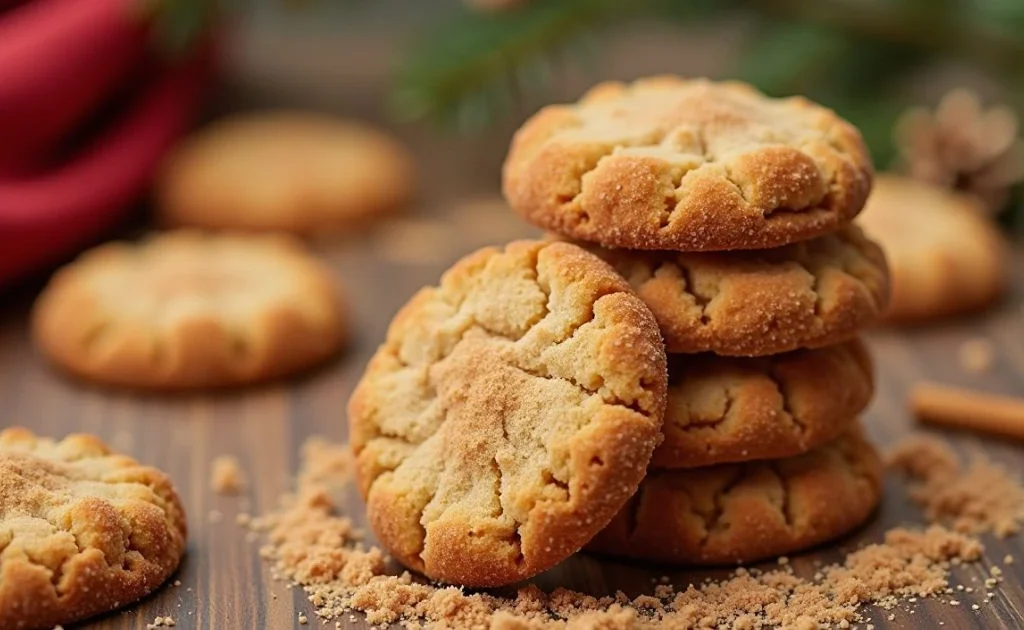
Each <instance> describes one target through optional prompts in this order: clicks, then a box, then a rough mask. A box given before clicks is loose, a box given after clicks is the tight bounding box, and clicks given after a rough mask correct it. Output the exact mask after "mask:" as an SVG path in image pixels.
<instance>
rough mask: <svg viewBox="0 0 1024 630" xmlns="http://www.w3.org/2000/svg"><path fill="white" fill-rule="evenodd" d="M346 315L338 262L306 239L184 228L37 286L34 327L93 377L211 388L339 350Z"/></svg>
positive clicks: (98, 253) (50, 351)
mask: <svg viewBox="0 0 1024 630" xmlns="http://www.w3.org/2000/svg"><path fill="white" fill-rule="evenodd" d="M345 320H346V318H345V313H344V311H343V310H342V307H341V304H340V295H339V293H338V289H337V288H336V286H335V284H334V281H333V279H332V278H331V274H330V272H329V270H328V269H327V268H326V267H325V266H324V265H323V264H322V263H321V262H320V261H318V260H317V259H316V258H314V257H313V256H312V255H311V254H309V253H307V252H306V251H305V250H304V249H303V248H302V246H301V245H300V244H299V243H298V242H295V241H292V240H290V239H287V238H284V237H279V236H228V235H206V234H201V233H199V232H192V231H188V230H182V231H177V232H165V233H162V234H159V235H156V236H152V237H150V238H149V239H148V240H144V241H142V242H140V243H134V244H131V243H110V244H106V245H101V246H100V247H97V248H95V249H93V250H90V251H89V252H86V253H85V254H83V255H82V256H81V257H80V258H79V259H78V260H76V261H75V262H73V263H71V264H69V265H68V266H66V267H64V268H63V269H62V270H60V271H58V272H57V274H55V275H54V277H53V279H52V280H51V281H50V283H49V284H48V285H47V287H46V289H44V291H43V292H42V294H41V295H40V297H39V299H38V301H37V302H36V305H35V307H34V312H33V330H32V332H33V337H34V339H35V341H36V344H37V345H38V346H39V347H40V348H41V350H42V351H43V353H44V354H45V355H46V356H47V357H48V358H49V359H50V360H51V361H52V362H53V363H54V364H56V365H58V366H60V367H62V368H64V369H65V370H67V371H69V372H71V373H74V374H77V375H79V376H81V377H85V378H88V379H90V380H93V381H96V382H100V383H105V384H110V385H118V386H127V387H137V388H145V389H185V388H213V387H226V386H234V385H242V384H246V383H250V382H254V381H260V380H266V379H271V378H278V377H283V376H286V375H288V374H291V373H293V372H296V371H299V370H302V369H305V368H308V367H311V366H312V365H313V364H316V363H318V362H320V361H322V360H324V359H326V358H328V357H329V356H331V355H333V354H334V353H335V352H336V351H337V350H338V349H339V348H340V346H341V344H342V343H343V341H344V338H345V334H346V331H345V328H346V321H345Z"/></svg>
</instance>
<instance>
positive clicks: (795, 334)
mask: <svg viewBox="0 0 1024 630" xmlns="http://www.w3.org/2000/svg"><path fill="white" fill-rule="evenodd" d="M588 249H590V251H592V252H593V253H595V254H597V255H598V256H600V257H602V258H604V259H605V260H606V261H608V262H609V263H611V265H612V266H613V267H615V268H616V270H617V271H618V272H619V273H621V274H622V275H623V276H625V277H626V279H627V280H628V281H629V283H630V284H631V285H633V288H634V289H635V290H636V292H637V294H638V295H639V296H640V298H641V299H643V300H644V301H645V302H646V303H647V305H648V306H649V307H650V308H651V311H652V312H653V313H654V317H655V318H656V319H657V320H658V324H659V325H660V326H661V333H662V335H663V336H664V338H665V345H666V347H667V348H668V351H669V352H670V353H696V352H714V353H715V354H719V355H723V356H765V355H771V354H779V353H781V352H788V351H790V350H795V349H797V348H819V347H822V346H827V345H831V344H834V343H838V342H841V341H843V340H846V339H850V338H851V337H853V336H854V335H856V334H857V333H858V332H859V331H860V330H861V329H863V328H864V327H866V326H868V325H869V324H871V323H873V322H874V321H875V320H876V319H877V318H878V317H879V316H880V315H881V313H882V311H884V309H885V308H886V304H887V303H888V299H889V275H888V268H887V266H886V262H885V256H884V255H883V254H882V250H881V249H880V248H879V247H878V245H876V244H875V243H873V242H871V241H870V240H869V239H868V238H866V237H865V236H864V234H863V232H861V230H860V229H859V228H857V227H855V226H847V227H845V228H843V229H841V230H839V231H838V232H836V233H834V234H828V235H825V236H821V237H818V238H816V239H812V240H809V241H803V242H801V243H794V244H792V245H788V246H785V247H779V248H775V249H768V250H759V251H746V252H707V253H679V252H640V251H629V250H623V249H602V248H598V247H592V246H591V247H588Z"/></svg>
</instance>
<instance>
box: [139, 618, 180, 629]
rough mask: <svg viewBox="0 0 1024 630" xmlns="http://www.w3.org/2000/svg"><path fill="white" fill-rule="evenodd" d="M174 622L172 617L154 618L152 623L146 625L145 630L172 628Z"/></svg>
mask: <svg viewBox="0 0 1024 630" xmlns="http://www.w3.org/2000/svg"><path fill="white" fill-rule="evenodd" d="M174 626H175V621H174V618H173V617H170V616H167V617H155V618H154V619H153V623H149V624H146V630H154V628H173V627H174Z"/></svg>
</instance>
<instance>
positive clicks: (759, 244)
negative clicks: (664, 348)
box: [502, 77, 873, 251]
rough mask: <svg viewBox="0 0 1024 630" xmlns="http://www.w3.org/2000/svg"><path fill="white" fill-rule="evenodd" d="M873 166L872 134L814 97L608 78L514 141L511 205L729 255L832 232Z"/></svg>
mask: <svg viewBox="0 0 1024 630" xmlns="http://www.w3.org/2000/svg"><path fill="white" fill-rule="evenodd" d="M872 177H873V168H872V165H871V161H870V158H869V156H868V154H867V151H866V149H865V147H864V142H863V139H862V138H861V136H860V133H859V132H858V131H857V130H856V129H855V128H854V127H853V126H852V125H850V124H849V123H847V122H846V121H844V120H843V119H841V118H839V117H838V116H836V114H835V113H833V112H832V111H830V110H827V109H825V108H823V107H820V106H818V105H816V104H814V103H811V102H809V101H807V100H805V99H803V98H799V97H794V98H787V99H772V98H768V97H767V96H765V95H763V94H761V93H760V92H758V91H756V90H755V89H753V88H752V87H750V86H748V85H745V84H742V83H736V82H717V83H716V82H711V81H708V80H704V79H693V80H686V79H682V78H677V77H653V78H648V79H641V80H638V81H636V82H634V83H632V84H628V85H626V84H622V83H616V82H610V83H602V84H599V85H597V86H596V87H594V88H593V89H591V90H590V91H589V92H588V93H587V94H586V95H584V96H583V98H582V99H580V101H579V102H578V103H576V104H572V105H553V106H549V107H546V108H544V109H542V110H541V111H540V112H538V113H537V114H535V115H534V116H533V117H532V118H531V119H530V120H528V121H527V122H526V123H525V124H524V125H523V127H522V128H520V130H519V131H518V132H517V133H516V135H515V136H514V138H513V141H512V146H511V148H510V150H509V154H508V156H507V158H506V160H505V165H504V169H503V178H502V179H503V190H504V193H505V196H506V198H507V199H508V201H509V204H510V205H511V206H512V207H513V208H514V209H515V210H516V211H517V212H519V213H520V214H522V215H523V216H524V217H525V218H526V219H527V220H528V221H530V222H531V223H533V224H535V225H537V226H539V227H542V228H546V229H549V230H552V231H555V232H558V233H560V234H564V235H566V236H570V237H572V238H576V239H579V240H584V241H588V242H593V243H598V244H601V245H603V246H605V247H619V248H626V249H656V250H657V249H661V250H675V251H711V250H714V251H720V250H736V249H762V248H768V247H777V246H781V245H786V244H789V243H793V242H796V241H800V240H805V239H808V238H812V237H814V236H819V235H822V234H825V233H827V232H831V231H833V230H835V229H837V228H838V227H840V226H841V225H842V224H844V223H846V222H848V221H849V220H850V219H852V218H853V217H854V216H856V214H857V213H858V212H859V211H860V210H861V208H862V207H863V205H864V201H865V199H866V198H867V196H868V193H869V191H870V188H871V180H872Z"/></svg>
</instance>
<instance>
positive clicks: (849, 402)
mask: <svg viewBox="0 0 1024 630" xmlns="http://www.w3.org/2000/svg"><path fill="white" fill-rule="evenodd" d="M668 360H669V368H668V373H669V388H668V407H667V408H666V410H665V424H664V427H663V431H664V433H665V441H664V442H662V443H661V446H659V447H658V449H657V450H656V451H655V452H654V457H653V459H652V460H651V466H652V467H658V468H696V467H699V466H710V465H713V464H723V463H730V462H743V461H750V460H757V459H778V458H781V457H790V456H793V455H799V454H800V453H805V452H807V451H809V450H811V449H813V448H815V447H817V446H820V445H822V444H824V443H825V442H828V441H830V440H833V439H835V438H836V437H837V436H839V435H840V434H841V433H843V432H845V431H846V430H847V429H848V428H849V427H850V425H851V424H853V423H854V422H855V421H856V417H857V415H858V414H859V413H860V412H861V411H863V410H864V408H865V407H867V405H868V403H869V402H871V397H872V395H873V394H874V374H873V366H872V364H871V357H870V355H869V354H868V352H867V349H866V348H865V347H864V344H863V343H862V342H860V341H859V340H854V341H850V342H846V343H842V344H837V345H834V346H828V347H826V348H821V349H818V350H796V351H793V352H789V353H786V354H778V355H774V356H770V357H758V358H729V357H720V356H716V355H713V354H696V355H689V354H674V355H669V357H668Z"/></svg>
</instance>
